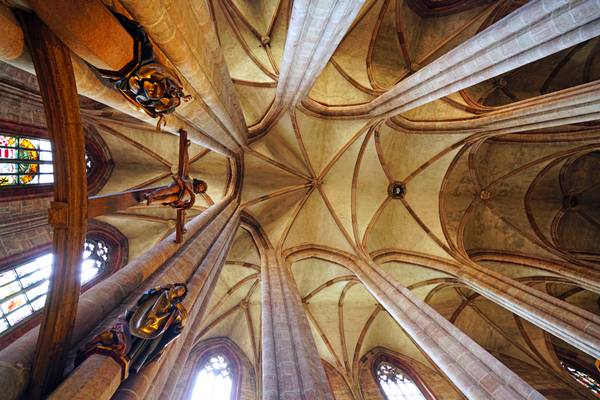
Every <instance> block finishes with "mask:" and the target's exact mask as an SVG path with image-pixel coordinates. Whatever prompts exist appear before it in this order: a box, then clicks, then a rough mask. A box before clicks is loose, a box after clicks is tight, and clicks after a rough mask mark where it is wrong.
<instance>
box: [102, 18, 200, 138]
mask: <svg viewBox="0 0 600 400" xmlns="http://www.w3.org/2000/svg"><path fill="white" fill-rule="evenodd" d="M114 15H115V17H116V18H117V19H118V20H119V22H120V23H121V25H123V27H124V28H125V30H127V32H128V33H129V34H130V35H131V37H132V38H133V40H134V59H133V60H132V61H131V62H130V63H129V64H127V65H126V66H125V67H124V68H122V69H121V70H120V71H108V70H102V69H98V68H96V70H97V71H98V73H99V74H100V75H101V76H102V77H103V78H105V79H107V80H108V81H109V82H111V83H113V84H114V86H115V87H116V88H117V89H118V90H119V92H120V93H121V94H122V95H123V96H124V97H125V99H127V101H128V102H129V103H130V104H131V105H132V106H133V107H134V108H135V109H138V110H143V111H144V112H145V113H146V114H148V115H149V116H150V117H152V118H159V120H158V122H157V125H156V127H157V129H159V130H160V127H161V126H162V125H164V124H165V120H164V116H165V115H166V114H170V113H172V112H173V111H175V108H177V107H178V106H179V105H180V104H181V101H182V100H183V101H188V100H190V99H191V96H189V95H187V96H186V95H185V94H184V93H183V85H182V84H181V81H180V79H179V78H178V77H177V75H176V74H175V73H174V72H173V71H171V70H170V69H169V68H167V67H165V66H164V65H162V64H160V63H159V62H157V61H156V58H155V55H154V51H153V49H152V43H150V40H149V39H148V35H147V34H146V32H145V31H144V28H142V26H141V25H139V24H138V23H137V22H135V21H133V20H130V19H129V18H127V17H125V16H124V15H122V14H119V13H114Z"/></svg>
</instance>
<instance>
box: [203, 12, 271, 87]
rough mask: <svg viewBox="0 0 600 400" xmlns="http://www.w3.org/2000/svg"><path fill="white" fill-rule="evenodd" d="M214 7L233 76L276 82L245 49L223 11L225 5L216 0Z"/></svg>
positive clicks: (247, 79)
mask: <svg viewBox="0 0 600 400" xmlns="http://www.w3.org/2000/svg"><path fill="white" fill-rule="evenodd" d="M212 9H213V11H214V14H215V19H216V26H217V33H218V36H219V43H220V44H221V48H222V49H223V55H224V56H225V62H226V63H227V68H228V69H229V74H230V75H231V77H232V78H233V79H239V80H244V81H250V82H274V80H273V79H272V78H271V77H269V76H268V75H267V74H265V72H264V71H262V70H261V69H260V68H259V67H258V65H257V64H256V63H255V62H254V61H253V60H252V59H251V58H250V56H249V54H248V52H247V51H246V49H244V46H243V45H242V43H241V42H240V40H239V38H238V36H237V35H236V33H235V30H234V29H233V27H232V26H231V23H230V21H229V20H228V19H227V17H226V14H225V13H224V12H223V5H222V4H220V2H218V1H215V2H213V8H212ZM260 50H261V51H262V49H260Z"/></svg>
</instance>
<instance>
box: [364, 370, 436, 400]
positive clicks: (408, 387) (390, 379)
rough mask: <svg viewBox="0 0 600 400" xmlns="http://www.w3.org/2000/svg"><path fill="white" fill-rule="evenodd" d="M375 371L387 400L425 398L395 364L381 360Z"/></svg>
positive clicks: (424, 399) (420, 399)
mask: <svg viewBox="0 0 600 400" xmlns="http://www.w3.org/2000/svg"><path fill="white" fill-rule="evenodd" d="M375 373H376V376H377V380H378V381H379V386H381V390H383V393H384V394H385V398H386V399H387V400H427V397H425V396H424V395H423V393H422V392H421V389H419V387H418V386H417V385H416V384H415V383H414V382H413V381H412V379H410V378H409V377H408V376H407V375H406V374H405V373H404V371H402V370H401V369H400V368H398V367H396V366H395V365H393V364H391V363H389V362H387V361H381V362H380V363H379V364H378V365H377V369H376V370H375Z"/></svg>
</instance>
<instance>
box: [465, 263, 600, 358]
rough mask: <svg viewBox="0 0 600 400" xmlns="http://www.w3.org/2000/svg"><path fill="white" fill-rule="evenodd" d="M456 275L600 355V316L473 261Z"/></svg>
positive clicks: (481, 291) (503, 305)
mask: <svg viewBox="0 0 600 400" xmlns="http://www.w3.org/2000/svg"><path fill="white" fill-rule="evenodd" d="M457 275H458V276H459V277H460V279H461V280H462V282H463V283H464V284H465V285H466V286H468V287H469V288H471V289H473V290H474V291H475V292H477V293H479V294H481V295H482V296H484V297H486V298H488V299H490V300H491V301H493V302H494V303H497V304H498V305H500V306H502V307H504V308H506V309H507V310H509V311H511V312H513V313H515V314H516V315H518V316H520V317H522V318H523V319H525V320H527V321H529V322H531V323H532V324H534V325H537V326H538V327H540V328H541V329H543V330H545V331H546V332H549V333H551V334H553V335H554V336H556V337H559V338H561V339H562V340H564V341H565V342H567V343H569V344H571V345H573V346H575V347H577V348H578V349H580V350H581V351H583V352H585V353H587V354H589V355H591V356H593V357H594V358H600V316H598V315H594V314H592V313H591V312H589V311H586V310H583V309H581V308H579V307H576V306H573V305H571V304H569V303H567V302H565V301H563V300H559V299H557V298H554V297H552V296H550V295H549V294H546V293H543V292H540V291H539V290H536V289H534V288H531V287H529V286H527V285H525V284H522V283H520V282H517V281H515V280H514V279H511V278H508V277H506V276H504V275H502V274H500V273H497V272H494V271H491V270H490V269H489V268H486V267H483V266H479V265H477V264H475V263H473V264H470V265H464V266H463V268H460V269H459V271H458V272H457Z"/></svg>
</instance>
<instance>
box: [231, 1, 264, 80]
mask: <svg viewBox="0 0 600 400" xmlns="http://www.w3.org/2000/svg"><path fill="white" fill-rule="evenodd" d="M259 3H262V4H263V5H264V3H266V2H265V1H260V2H256V3H255V4H256V5H258V4H259ZM230 7H231V4H230V3H229V4H227V5H226V7H225V8H223V10H224V12H225V10H227V12H228V16H229V18H230V20H229V21H230V22H232V23H233V24H234V25H235V31H236V32H235V33H236V34H237V38H238V40H239V41H240V43H242V46H244V49H245V50H246V52H247V53H248V54H249V56H250V55H251V57H252V59H253V61H254V62H255V63H256V65H258V66H260V68H261V69H262V70H263V72H264V73H266V74H271V75H273V74H274V72H275V71H274V69H273V66H272V64H271V62H270V60H269V56H268V54H267V52H266V50H265V46H264V45H263V44H262V42H261V37H262V36H263V34H261V33H260V32H259V31H258V29H257V28H258V27H257V26H255V25H254V24H253V23H252V22H250V21H248V20H246V18H245V17H246V16H247V15H240V14H238V13H236V12H235V11H234V10H233V8H230ZM264 36H266V35H264ZM271 78H273V76H271Z"/></svg>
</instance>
